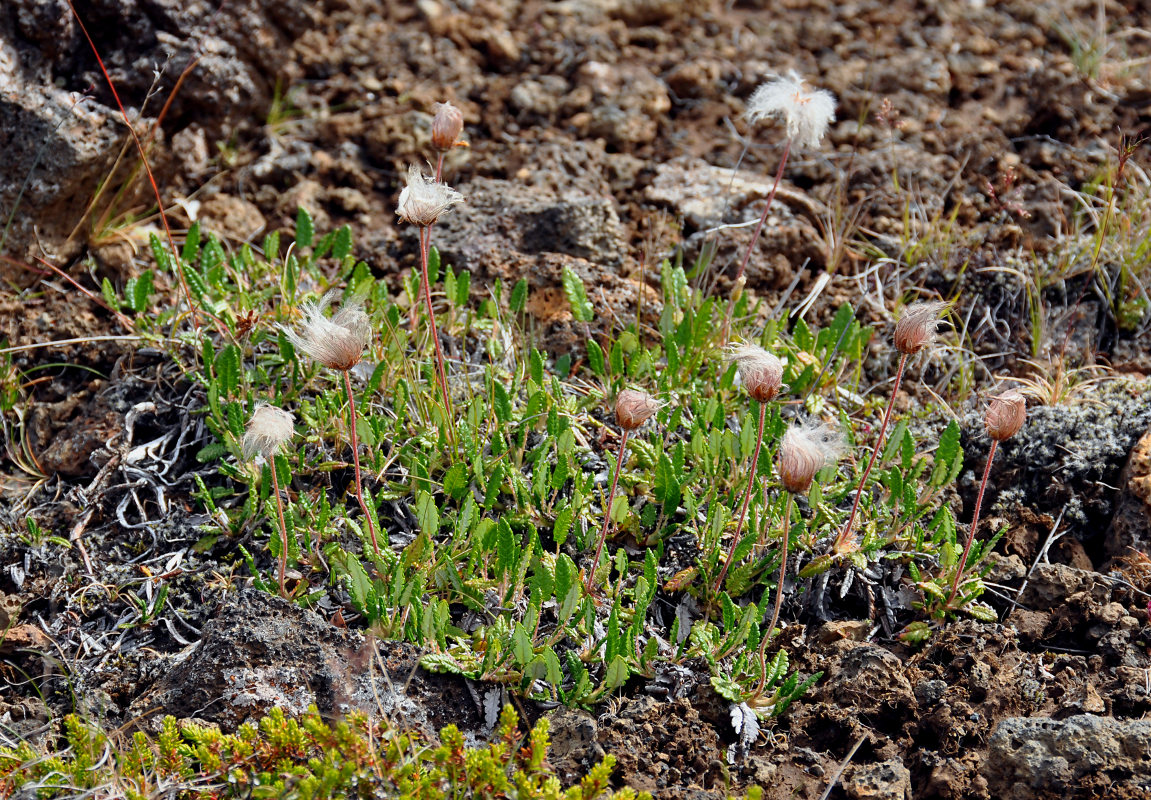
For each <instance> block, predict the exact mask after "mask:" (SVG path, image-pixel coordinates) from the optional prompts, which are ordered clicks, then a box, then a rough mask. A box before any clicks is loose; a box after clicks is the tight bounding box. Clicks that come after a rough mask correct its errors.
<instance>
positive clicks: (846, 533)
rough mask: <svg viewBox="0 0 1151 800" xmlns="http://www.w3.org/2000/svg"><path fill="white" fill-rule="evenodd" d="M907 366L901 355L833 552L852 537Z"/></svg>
mask: <svg viewBox="0 0 1151 800" xmlns="http://www.w3.org/2000/svg"><path fill="white" fill-rule="evenodd" d="M906 366H907V353H901V354H900V356H899V368H898V369H897V370H896V371H895V384H894V385H893V386H892V387H891V399H890V400H888V401H887V410H886V411H884V412H883V423H882V424H881V425H880V426H879V439H878V441H876V443H875V449H874V450H872V451H871V458H870V459H869V460H868V462H867V469H865V470H864V471H863V477H862V478H860V479H859V486H858V487H857V489H856V492H855V502H854V503H852V504H851V516H849V517H848V518H847V524H846V525H845V526H844V527H843V530H842V531H840V532H839V536H837V537H835V544H833V545H832V546H831V549H832V551H833V552H836V553H841V552H843V547H844V545H845V544H846V543H847V540H848V538H850V536H851V529H852V528H853V527H854V526H855V515H856V514H857V513H858V512H859V501H860V500H861V499H862V498H863V487H864V486H865V485H866V484H867V476H869V475H870V474H871V468H872V467H874V466H875V459H876V458H877V457H878V456H879V451H881V450H882V449H883V436H884V434H886V433H887V425H888V423H889V422H891V410H892V409H893V408H895V395H896V393H897V392H898V391H899V384H900V382H902V380H903V370H904V368H905V367H906Z"/></svg>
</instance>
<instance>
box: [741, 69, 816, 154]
mask: <svg viewBox="0 0 1151 800" xmlns="http://www.w3.org/2000/svg"><path fill="white" fill-rule="evenodd" d="M746 116H747V121H748V122H750V123H751V124H753V125H754V124H756V123H757V122H760V121H761V120H765V119H770V118H772V117H779V118H781V119H783V121H784V122H785V123H786V124H787V138H789V139H791V140H792V141H793V142H795V144H796V145H798V146H800V147H803V146H807V147H816V146H818V145H819V143H820V141H821V140H822V139H823V136H824V134H825V133H827V126H828V125H830V124H831V122H832V120H834V119H835V95H833V94H832V93H831V92H829V91H827V90H825V89H808V88H807V87H806V86H805V85H804V82H803V79H802V78H801V77H799V75H798V74H797V73H796V72H795V71H792V72H789V73H788V75H787V77H786V78H777V79H775V80H773V81H770V82H768V83H765V84H763V85H762V86H760V87H759V88H758V89H756V90H755V91H754V92H752V94H751V97H750V98H748V101H747V114H746Z"/></svg>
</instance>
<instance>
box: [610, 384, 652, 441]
mask: <svg viewBox="0 0 1151 800" xmlns="http://www.w3.org/2000/svg"><path fill="white" fill-rule="evenodd" d="M663 406H664V404H663V403H662V402H660V401H659V400H656V399H655V398H654V397H652V396H651V395H650V394H648V393H647V392H641V391H639V390H637V389H624V390H623V391H622V392H620V393H619V396H618V397H616V399H615V419H616V422H618V423H619V425H620V427H621V428H624V429H625V430H629V431H634V430H635V429H636V428H638V427H639V426H640V425H643V424H644V423H645V422H647V421H648V419H649V418H650V417H651V415H652V414H654V413H655V412H657V411H659V410H660V409H661V408H663Z"/></svg>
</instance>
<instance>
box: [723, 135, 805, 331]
mask: <svg viewBox="0 0 1151 800" xmlns="http://www.w3.org/2000/svg"><path fill="white" fill-rule="evenodd" d="M790 153H791V139H788V140H787V141H786V142H785V143H784V145H783V156H782V157H780V159H779V169H777V170H776V171H775V182H774V183H772V184H771V191H770V192H768V193H767V203H766V204H765V205H764V207H763V214H761V215H760V217H759V223H758V224H757V225H756V226H755V233H753V234H752V235H751V241H750V242H749V243H748V245H747V250H745V251H744V253H743V261H742V262H740V265H739V272H737V273H735V283H736V285H738V284H739V281H740V279H741V278H742V277H743V273H744V271H745V270H746V269H747V265H748V262H749V261H751V253H752V251H753V250H755V244H756V242H758V241H759V234H760V232H761V231H762V230H763V223H765V222H766V221H767V215H768V212H769V211H771V201H772V200H774V199H775V192H776V190H777V189H778V188H779V182H780V181H781V180H783V168H784V167H785V166H787V157H788V155H789V154H790ZM734 311H735V295H734V294H732V296H731V300H730V301H728V304H727V316H725V317H724V319H723V341H724V342H725V343H726V342H727V336H728V333H729V332H730V330H731V315H732V313H734Z"/></svg>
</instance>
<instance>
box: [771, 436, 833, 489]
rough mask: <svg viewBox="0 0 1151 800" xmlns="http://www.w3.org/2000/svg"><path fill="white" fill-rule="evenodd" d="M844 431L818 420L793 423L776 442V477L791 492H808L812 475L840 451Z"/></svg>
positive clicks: (831, 460) (813, 476)
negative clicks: (777, 453) (777, 444)
mask: <svg viewBox="0 0 1151 800" xmlns="http://www.w3.org/2000/svg"><path fill="white" fill-rule="evenodd" d="M844 447H845V445H844V441H843V434H842V433H840V431H839V430H838V429H836V428H833V427H831V426H829V425H825V424H822V423H819V422H807V423H804V424H800V425H792V426H791V427H789V428H788V429H787V432H786V433H784V434H783V441H782V442H780V444H779V477H780V480H781V482H782V483H783V488H784V489H786V490H787V491H789V492H791V493H792V494H807V492H808V490H810V489H811V482H812V481H813V480H815V475H816V473H817V472H819V471H820V470H821V469H823V468H824V467H826V466H827V465H828V464H834V463H835V462H836V461H838V460H839V457H840V456H841V455H843V451H844Z"/></svg>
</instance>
